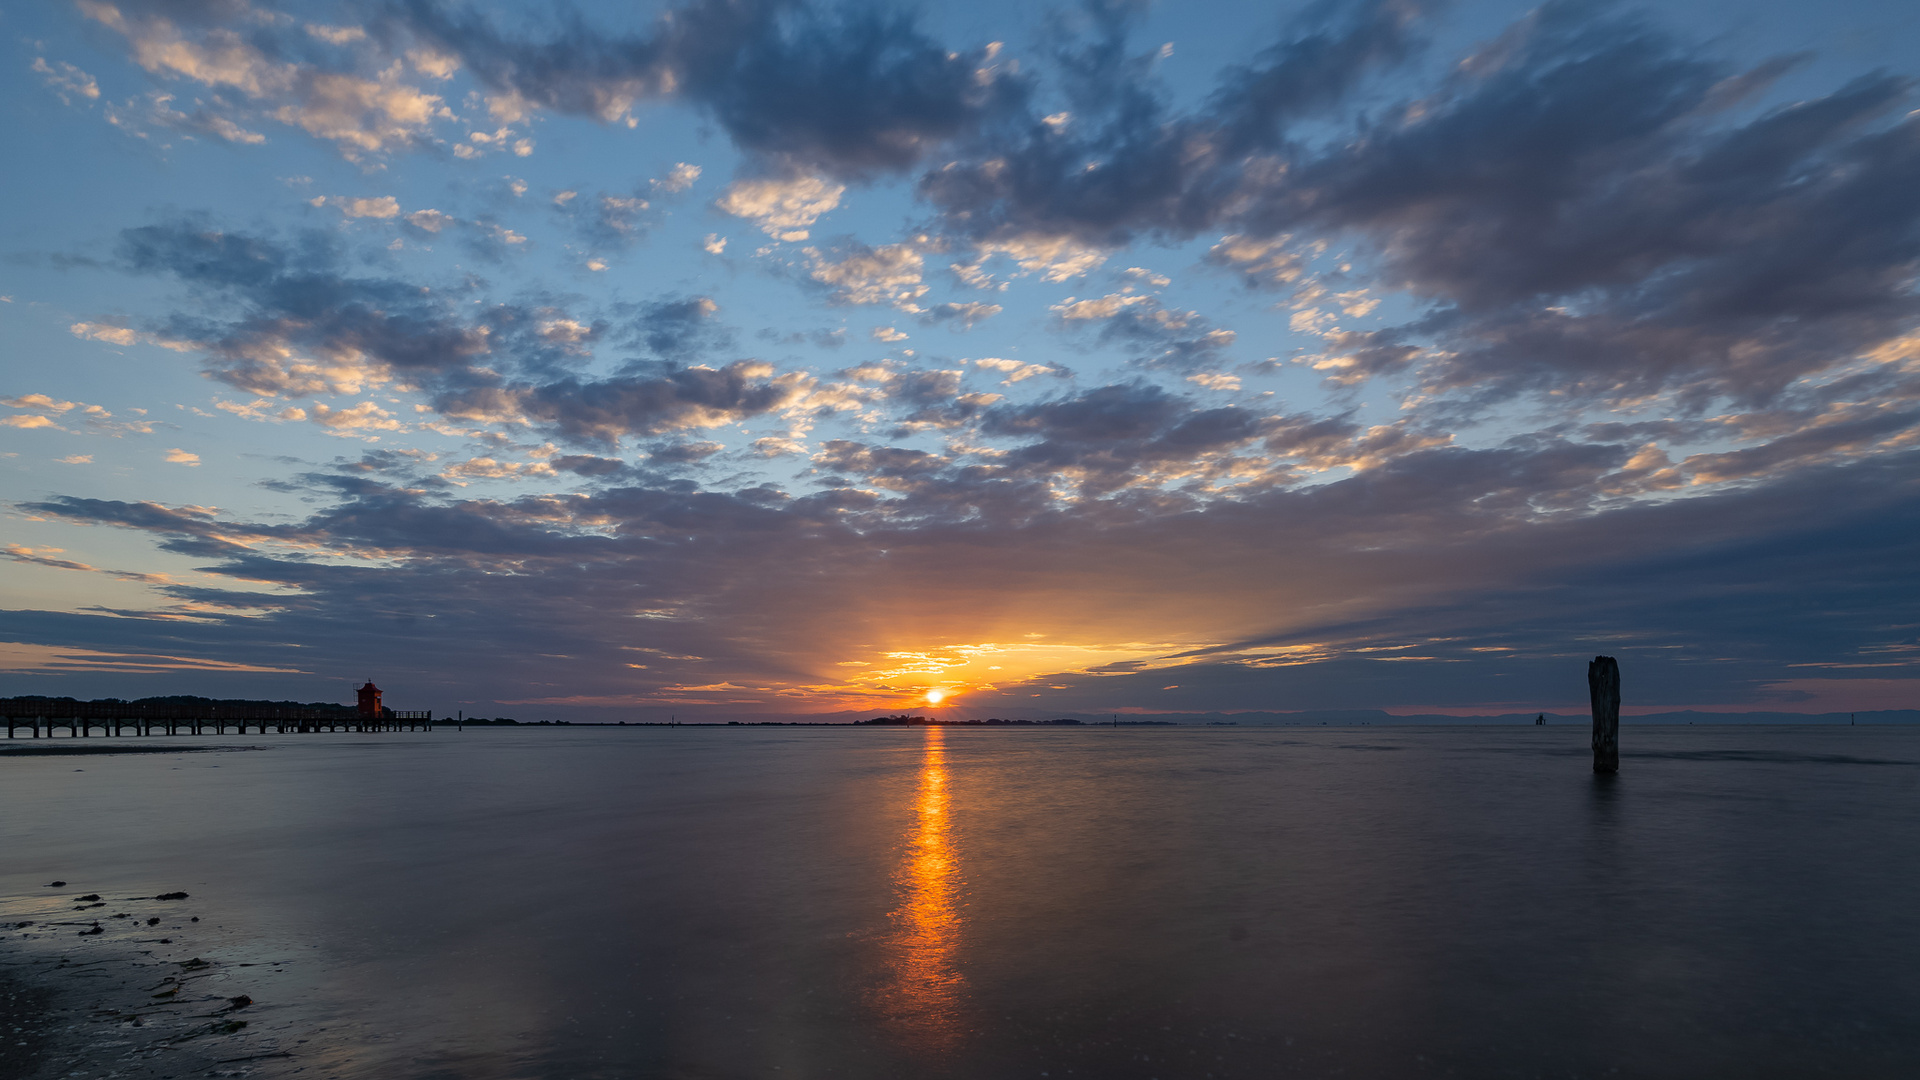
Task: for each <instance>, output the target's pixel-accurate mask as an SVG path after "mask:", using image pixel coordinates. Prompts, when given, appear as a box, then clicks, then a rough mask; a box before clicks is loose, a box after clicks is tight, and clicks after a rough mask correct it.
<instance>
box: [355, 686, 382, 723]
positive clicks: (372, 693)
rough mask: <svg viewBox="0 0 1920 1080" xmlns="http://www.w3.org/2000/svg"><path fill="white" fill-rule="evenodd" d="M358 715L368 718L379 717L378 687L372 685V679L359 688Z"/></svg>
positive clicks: (375, 718) (376, 718) (374, 718)
mask: <svg viewBox="0 0 1920 1080" xmlns="http://www.w3.org/2000/svg"><path fill="white" fill-rule="evenodd" d="M360 715H361V716H363V717H366V718H367V719H368V720H378V719H380V715H381V713H380V688H379V687H377V686H375V685H373V680H372V679H368V680H367V685H365V686H363V687H361V688H360Z"/></svg>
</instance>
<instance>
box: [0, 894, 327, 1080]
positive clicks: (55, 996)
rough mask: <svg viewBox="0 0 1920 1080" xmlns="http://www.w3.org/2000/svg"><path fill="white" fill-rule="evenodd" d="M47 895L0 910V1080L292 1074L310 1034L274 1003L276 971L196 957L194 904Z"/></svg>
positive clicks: (202, 954) (200, 939) (200, 938)
mask: <svg viewBox="0 0 1920 1080" xmlns="http://www.w3.org/2000/svg"><path fill="white" fill-rule="evenodd" d="M46 893H47V895H46V896H45V897H43V898H35V899H31V900H18V901H15V902H12V903H8V904H7V905H5V909H4V910H0V920H3V921H0V935H3V936H0V1032H8V1033H11V1037H10V1038H8V1039H6V1040H5V1043H6V1045H5V1046H4V1047H0V1080H36V1078H42V1077H62V1078H82V1077H95V1076H100V1077H104V1076H114V1077H123V1078H133V1080H168V1078H176V1077H189V1076H192V1077H200V1076H257V1077H277V1076H282V1075H289V1074H290V1073H291V1072H292V1071H293V1070H290V1069H288V1068H286V1067H285V1066H288V1065H291V1064H292V1063H293V1060H294V1058H293V1050H292V1048H293V1047H295V1046H298V1045H299V1044H303V1043H306V1042H308V1041H310V1034H309V1033H306V1032H300V1033H296V1031H295V1029H296V1027H297V1026H298V1023H297V1021H295V1019H294V1010H291V1009H288V1008H286V1007H285V1006H284V1004H282V1003H279V1002H276V1000H275V993H274V991H275V985H274V984H275V983H276V982H278V981H281V980H280V979H278V978H277V977H278V976H282V975H283V974H284V971H285V966H286V965H285V963H281V964H273V963H257V962H250V963H233V962H229V961H226V960H223V959H221V958H220V957H219V956H217V955H213V954H211V953H207V952H206V951H205V950H203V949H202V948H199V947H198V946H199V945H200V944H202V943H204V939H206V938H207V937H209V936H211V935H210V934H209V933H207V932H205V931H203V930H202V927H203V926H205V927H206V931H212V930H215V929H217V928H215V927H212V926H209V925H207V924H203V923H199V922H196V921H195V920H196V918H197V916H196V914H195V913H196V911H198V910H199V907H198V905H196V904H195V903H194V902H193V899H192V898H191V897H187V898H183V899H173V900H161V899H159V898H158V896H159V894H153V895H149V896H142V897H111V896H100V895H99V894H95V893H87V892H81V891H78V890H77V889H76V888H75V887H73V886H68V887H64V888H59V889H55V888H48V889H47V890H46ZM15 1029H18V1030H17V1031H16V1030H15ZM275 1066H279V1067H277V1068H276V1067H275Z"/></svg>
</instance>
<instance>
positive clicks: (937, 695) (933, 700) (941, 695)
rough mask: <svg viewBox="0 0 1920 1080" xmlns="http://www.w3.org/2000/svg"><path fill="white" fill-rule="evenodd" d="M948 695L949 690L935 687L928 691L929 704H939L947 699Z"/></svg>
mask: <svg viewBox="0 0 1920 1080" xmlns="http://www.w3.org/2000/svg"><path fill="white" fill-rule="evenodd" d="M946 697H947V692H946V691H945V690H942V689H940V688H939V687H935V688H934V689H932V690H929V691H927V704H929V705H938V704H940V703H941V702H942V701H944V700H946Z"/></svg>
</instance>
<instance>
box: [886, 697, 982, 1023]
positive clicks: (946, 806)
mask: <svg viewBox="0 0 1920 1080" xmlns="http://www.w3.org/2000/svg"><path fill="white" fill-rule="evenodd" d="M924 730H925V732H926V748H925V751H924V753H923V754H922V755H921V758H920V785H919V789H918V791H917V792H916V794H915V798H914V823H913V827H912V828H911V829H910V830H909V832H908V833H907V836H906V844H905V857H904V859H902V861H901V864H900V866H899V868H898V869H897V870H895V872H894V882H895V885H896V887H897V888H898V890H899V895H900V906H899V907H898V908H897V909H896V910H895V911H894V912H893V919H894V928H893V933H892V935H891V936H890V938H889V940H888V943H887V952H886V964H887V969H888V976H889V977H888V979H887V983H886V985H885V986H884V987H883V990H882V994H881V1004H882V1007H883V1009H884V1011H885V1012H886V1014H887V1016H888V1018H889V1019H890V1020H892V1021H894V1022H895V1023H897V1024H899V1025H900V1026H901V1027H902V1029H903V1030H904V1032H905V1033H906V1034H907V1035H908V1036H909V1038H910V1039H911V1040H912V1041H914V1042H916V1043H919V1044H920V1045H921V1046H922V1047H923V1048H925V1049H944V1048H948V1047H951V1046H953V1045H954V1044H955V1043H956V1042H957V1041H958V1040H959V1038H960V1036H961V1034H962V1033H963V1027H962V1024H963V1021H962V1018H961V1016H960V1007H961V1005H962V1003H963V1001H964V997H965V993H966V979H965V978H964V977H963V976H962V975H961V974H960V971H959V968H958V965H957V964H956V958H955V953H956V952H957V951H958V949H959V945H960V931H961V928H962V916H961V912H960V908H961V904H960V891H961V886H962V882H961V879H960V860H959V856H958V854H957V853H956V852H955V850H954V846H953V840H952V836H951V831H950V830H951V821H950V812H951V806H950V795H949V792H948V780H947V753H946V733H945V732H943V731H942V730H941V729H940V728H938V727H933V726H929V727H927V728H925V729H924Z"/></svg>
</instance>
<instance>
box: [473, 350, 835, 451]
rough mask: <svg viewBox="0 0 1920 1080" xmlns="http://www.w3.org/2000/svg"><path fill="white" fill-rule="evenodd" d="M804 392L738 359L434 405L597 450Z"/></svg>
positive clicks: (717, 421)
mask: <svg viewBox="0 0 1920 1080" xmlns="http://www.w3.org/2000/svg"><path fill="white" fill-rule="evenodd" d="M803 388H804V380H802V379H800V378H798V377H794V376H781V377H775V375H774V371H773V368H772V366H771V365H768V364H764V363H760V362H758V361H750V360H741V361H736V362H734V363H731V364H728V365H726V366H725V367H722V368H705V367H677V366H673V365H665V364H663V365H657V366H653V367H649V368H646V369H644V370H643V372H642V373H637V374H633V375H625V376H616V377H613V378H608V379H599V380H592V381H583V380H579V379H562V380H558V381H554V382H549V383H544V384H540V385H505V386H493V387H485V388H480V389H473V390H466V391H456V392H452V393H448V394H446V395H443V396H442V397H441V398H440V399H439V400H437V401H436V402H435V405H436V407H437V408H438V409H439V411H441V412H442V413H444V414H446V415H447V416H450V417H453V418H456V419H463V420H476V421H482V422H487V423H538V424H542V425H546V426H548V427H550V428H552V429H553V430H554V431H555V432H556V433H557V434H558V435H559V436H560V437H561V438H565V439H567V440H570V441H573V442H576V443H582V444H588V445H601V446H615V445H618V444H619V442H620V440H621V439H622V438H623V437H627V436H635V435H660V434H666V433H669V432H674V431H681V430H688V429H697V428H711V427H719V426H721V425H723V424H729V423H733V422H735V421H738V420H741V419H744V418H746V417H750V416H757V415H760V414H762V413H766V412H770V411H772V410H774V409H778V408H780V407H782V406H783V405H785V404H787V403H788V402H790V401H792V400H793V399H794V397H795V396H796V395H797V394H798V393H800V392H801V390H802V389H803Z"/></svg>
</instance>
